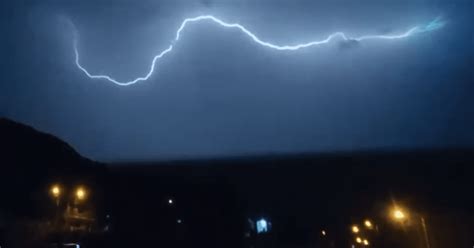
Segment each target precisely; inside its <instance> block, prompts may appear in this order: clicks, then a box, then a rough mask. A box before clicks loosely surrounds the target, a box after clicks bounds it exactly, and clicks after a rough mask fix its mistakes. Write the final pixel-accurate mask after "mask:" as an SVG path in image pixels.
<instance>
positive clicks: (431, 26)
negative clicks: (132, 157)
mask: <svg viewBox="0 0 474 248" xmlns="http://www.w3.org/2000/svg"><path fill="white" fill-rule="evenodd" d="M200 22H208V23H214V24H218V25H220V26H221V27H223V28H228V29H236V30H238V31H240V32H242V33H243V34H245V35H246V36H247V37H248V38H249V40H250V41H253V42H254V43H255V44H257V45H260V46H263V47H267V48H269V49H274V50H280V51H295V50H299V49H304V48H310V47H315V46H320V45H323V44H327V43H329V42H331V41H333V40H335V39H339V40H342V41H357V42H360V41H364V40H396V39H405V38H408V37H410V36H412V35H415V34H420V33H425V32H430V31H434V30H437V29H440V28H442V27H443V26H444V25H445V24H446V22H445V21H443V20H442V19H441V18H439V17H438V18H436V19H434V20H433V21H431V22H429V23H428V24H426V25H416V26H413V27H411V28H409V29H408V30H406V31H405V32H403V33H399V34H392V35H364V36H360V37H349V36H347V35H346V34H345V33H343V32H335V33H333V34H331V35H329V36H328V37H327V38H325V39H322V40H314V41H309V42H307V43H301V44H295V45H278V44H274V43H270V42H268V41H265V40H262V39H260V38H259V37H258V36H257V35H255V34H254V33H252V32H251V31H249V30H248V29H247V28H245V27H244V26H242V25H240V24H238V23H228V22H225V21H222V20H221V19H219V18H217V17H214V16H211V15H201V16H197V17H193V18H187V19H185V20H184V21H183V22H182V23H181V26H180V27H179V28H178V30H177V31H176V36H175V38H174V40H173V41H172V42H171V44H170V45H169V46H168V47H167V48H166V49H164V50H163V51H161V52H159V53H158V54H156V55H155V56H154V57H153V60H152V61H151V65H150V68H149V70H148V72H147V73H146V75H144V76H140V77H137V78H135V79H133V80H130V81H119V80H116V79H114V78H112V77H111V76H108V75H100V74H99V75H96V74H92V73H90V72H89V71H88V70H87V69H86V68H85V67H84V66H83V65H82V64H81V63H80V60H79V50H78V42H79V35H78V33H77V31H76V30H75V32H74V53H75V62H76V65H77V67H78V68H79V69H80V70H81V71H82V72H84V73H85V75H87V76H88V77H89V78H91V79H102V80H106V81H108V82H111V83H114V84H116V85H119V86H129V85H133V84H136V83H138V82H141V81H146V80H148V79H149V78H150V77H151V76H152V75H153V72H154V71H155V67H156V62H157V61H158V60H160V59H162V58H164V57H165V56H166V55H167V54H168V53H170V52H171V51H173V48H174V46H173V45H174V44H175V43H176V42H178V41H179V40H180V38H181V33H182V32H183V31H184V30H186V27H188V26H189V25H190V24H192V23H200Z"/></svg>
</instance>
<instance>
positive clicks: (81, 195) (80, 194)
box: [76, 187, 87, 201]
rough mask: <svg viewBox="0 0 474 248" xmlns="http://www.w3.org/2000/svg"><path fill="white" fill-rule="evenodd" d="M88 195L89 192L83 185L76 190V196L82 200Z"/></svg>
mask: <svg viewBox="0 0 474 248" xmlns="http://www.w3.org/2000/svg"><path fill="white" fill-rule="evenodd" d="M86 197H87V192H86V190H85V189H84V188H83V187H79V188H77V190H76V198H77V199H78V200H80V201H82V200H84V199H86Z"/></svg>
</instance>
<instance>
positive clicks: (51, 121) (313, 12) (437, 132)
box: [0, 0, 474, 160]
mask: <svg viewBox="0 0 474 248" xmlns="http://www.w3.org/2000/svg"><path fill="white" fill-rule="evenodd" d="M1 7H2V8H0V11H1V14H2V15H1V16H0V18H1V19H0V20H1V21H0V27H1V28H2V31H3V32H2V36H1V38H0V49H1V50H0V52H1V54H2V58H4V59H3V60H2V61H1V63H2V64H1V67H0V68H1V69H0V70H2V71H1V75H2V77H3V78H2V81H1V85H0V114H1V115H2V116H5V117H10V118H12V119H15V120H18V121H22V122H25V123H27V124H30V125H33V126H35V127H37V128H39V129H40V130H44V131H48V132H51V133H53V134H55V135H58V136H59V137H60V138H63V139H65V140H66V141H67V142H69V143H71V144H72V145H73V146H74V147H75V148H77V149H78V151H79V152H81V153H82V154H84V155H86V156H89V157H92V158H96V159H102V160H120V159H157V158H158V159H160V158H161V159H165V158H170V157H183V156H189V157H200V156H224V155H239V154H248V153H272V152H278V153H282V152H290V153H291V152H309V151H314V152H324V151H334V150H353V149H357V150H364V149H380V148H387V149H398V148H420V147H421V148H428V147H456V146H473V145H474V132H473V131H472V128H471V127H472V126H473V125H474V114H473V113H472V111H473V108H472V106H474V102H473V101H474V98H472V97H471V96H470V95H471V92H473V84H472V78H473V75H472V68H473V59H472V58H473V57H472V56H473V50H472V39H470V37H471V36H472V28H471V26H470V25H471V24H470V23H472V21H473V19H472V3H471V1H462V0H456V1H447V0H446V1H421V0H420V1H388V0H387V1H357V2H355V1H303V0H301V1H235V0H228V1H224V0H219V1H217V0H214V1H202V0H201V1H110V0H104V1H21V2H12V3H11V4H7V3H5V2H2V6H1ZM204 13H206V14H208V13H209V14H214V15H216V16H218V17H220V18H222V19H225V20H227V21H229V22H240V23H242V24H243V25H245V26H246V27H248V28H249V29H251V30H252V31H253V32H255V33H257V34H258V35H259V36H261V37H262V38H264V39H266V40H269V41H272V42H275V43H279V44H295V43H298V42H301V41H308V40H313V39H320V38H322V37H325V36H327V35H328V34H330V33H332V32H335V31H344V32H346V33H348V34H351V35H354V36H357V35H364V34H373V33H375V34H385V33H394V32H400V31H404V30H406V28H409V27H411V26H412V25H416V24H418V23H427V22H429V21H431V20H432V19H433V18H435V17H437V16H438V15H440V14H443V16H444V17H445V18H446V19H447V20H448V21H449V22H448V25H447V26H446V27H445V28H444V29H442V30H440V31H437V32H432V33H427V34H422V35H417V36H415V37H412V38H410V39H406V40H404V41H388V42H376V41H370V42H364V43H363V44H358V43H357V42H353V41H348V42H346V43H343V44H341V43H331V44H329V45H327V46H323V47H318V48H314V49H306V50H301V51H296V52H275V51H273V50H269V49H265V48H262V47H259V46H255V44H253V43H252V42H249V40H248V39H247V38H246V37H244V36H242V35H241V34H240V33H238V32H234V31H229V30H223V29H222V28H220V27H218V26H217V25H210V24H202V25H195V26H193V27H192V28H189V30H187V31H186V32H185V33H183V39H182V40H181V41H180V42H178V43H176V44H175V50H174V51H173V53H172V54H170V55H169V56H168V57H167V58H166V59H164V60H161V61H160V62H159V63H158V64H157V70H156V72H155V73H154V74H153V76H152V78H150V80H149V81H146V82H142V83H140V84H137V85H134V86H132V87H126V88H120V87H117V86H115V85H112V84H110V83H107V82H106V81H103V80H91V79H89V78H87V77H86V76H85V75H84V74H83V73H82V72H81V71H79V70H78V68H76V66H75V64H74V53H73V50H72V31H71V29H70V28H67V25H64V24H61V22H60V21H58V20H60V17H61V16H63V17H67V18H68V19H69V20H71V21H72V22H74V24H75V25H76V27H77V30H78V32H79V34H80V39H79V50H80V52H81V62H82V63H83V64H84V65H85V66H86V67H87V68H88V69H89V70H91V71H93V72H94V73H106V74H110V75H112V76H114V77H116V78H117V79H121V80H130V79H133V78H135V77H137V76H141V75H143V74H144V73H146V70H147V68H149V66H150V61H151V58H152V57H153V56H154V55H155V54H156V52H157V51H161V50H162V49H163V48H165V47H166V46H167V45H169V44H170V41H171V40H172V39H173V35H174V32H175V31H176V28H177V27H178V26H179V24H180V23H181V21H182V20H183V19H184V18H186V17H189V16H195V15H199V14H204ZM387 28H388V29H387ZM384 29H387V30H386V31H384ZM341 46H342V47H344V48H345V47H348V48H351V49H349V50H350V51H351V52H340V51H339V50H340V49H341V48H342V47H341ZM352 48H357V49H352Z"/></svg>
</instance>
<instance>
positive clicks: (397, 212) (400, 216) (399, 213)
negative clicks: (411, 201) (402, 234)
mask: <svg viewBox="0 0 474 248" xmlns="http://www.w3.org/2000/svg"><path fill="white" fill-rule="evenodd" d="M392 217H393V219H395V220H397V221H401V220H404V219H405V218H406V214H405V212H404V211H403V210H401V209H399V208H395V209H394V210H393V211H392Z"/></svg>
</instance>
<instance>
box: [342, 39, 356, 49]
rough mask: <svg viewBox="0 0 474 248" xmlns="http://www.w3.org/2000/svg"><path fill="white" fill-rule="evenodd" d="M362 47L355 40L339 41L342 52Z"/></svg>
mask: <svg viewBox="0 0 474 248" xmlns="http://www.w3.org/2000/svg"><path fill="white" fill-rule="evenodd" d="M359 46H360V42H359V41H357V40H354V39H349V40H342V41H339V48H340V49H341V50H346V49H354V48H357V47H359Z"/></svg>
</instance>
